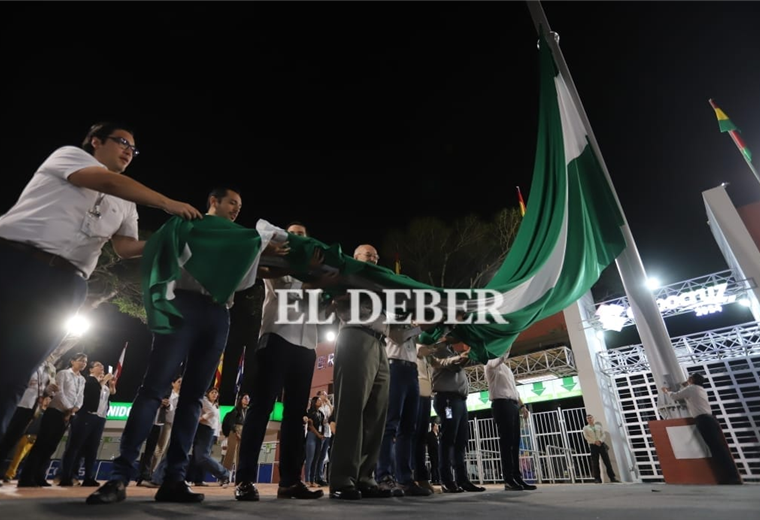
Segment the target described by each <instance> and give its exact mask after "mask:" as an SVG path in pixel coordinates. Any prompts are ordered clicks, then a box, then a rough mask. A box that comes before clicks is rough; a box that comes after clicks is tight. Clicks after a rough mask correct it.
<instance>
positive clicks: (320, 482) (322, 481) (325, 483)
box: [317, 479, 330, 487]
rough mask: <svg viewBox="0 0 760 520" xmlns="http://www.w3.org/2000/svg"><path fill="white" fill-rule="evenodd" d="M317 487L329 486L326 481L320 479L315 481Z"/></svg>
mask: <svg viewBox="0 0 760 520" xmlns="http://www.w3.org/2000/svg"><path fill="white" fill-rule="evenodd" d="M317 485H318V486H321V487H326V486H329V485H330V484H328V483H327V482H326V481H324V480H322V479H317Z"/></svg>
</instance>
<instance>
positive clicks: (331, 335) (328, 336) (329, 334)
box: [327, 331, 335, 341]
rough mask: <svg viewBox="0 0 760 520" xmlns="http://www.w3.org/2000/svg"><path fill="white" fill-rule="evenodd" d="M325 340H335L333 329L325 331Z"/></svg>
mask: <svg viewBox="0 0 760 520" xmlns="http://www.w3.org/2000/svg"><path fill="white" fill-rule="evenodd" d="M327 341H335V333H334V332H333V331H330V332H328V333H327Z"/></svg>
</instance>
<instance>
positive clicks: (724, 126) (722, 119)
mask: <svg viewBox="0 0 760 520" xmlns="http://www.w3.org/2000/svg"><path fill="white" fill-rule="evenodd" d="M710 105H711V106H712V107H713V109H714V110H715V115H716V116H717V117H718V125H719V126H720V131H721V132H728V134H729V135H730V136H731V139H733V140H734V143H736V147H737V148H739V151H740V152H741V153H742V155H743V156H744V158H745V159H746V160H747V162H750V163H751V162H752V152H751V151H750V149H749V148H747V145H746V144H745V143H744V140H743V139H742V136H741V135H740V134H739V132H741V130H739V129H738V128H737V127H736V125H735V124H734V123H733V122H732V121H731V120H730V119H729V118H728V116H727V115H726V113H725V112H723V111H722V110H721V109H720V108H718V105H716V104H715V101H713V100H712V99H711V100H710Z"/></svg>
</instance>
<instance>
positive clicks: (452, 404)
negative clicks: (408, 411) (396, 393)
mask: <svg viewBox="0 0 760 520" xmlns="http://www.w3.org/2000/svg"><path fill="white" fill-rule="evenodd" d="M433 407H434V408H435V413H436V414H438V417H440V419H441V438H440V439H439V444H440V449H439V452H440V453H439V454H440V464H439V471H440V472H441V482H442V483H443V484H453V483H454V482H456V483H458V484H461V483H463V482H468V481H469V480H470V479H469V477H468V476H467V466H466V464H465V460H464V457H465V453H466V451H467V440H468V439H469V437H470V432H469V429H468V428H469V425H468V424H467V421H468V420H469V418H468V414H467V403H466V402H465V398H464V397H462V396H460V395H458V394H453V393H447V392H438V393H437V394H436V395H435V399H434V400H433ZM446 408H451V418H448V417H446ZM452 466H453V467H454V475H455V476H452V473H451V468H452Z"/></svg>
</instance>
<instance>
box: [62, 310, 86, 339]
mask: <svg viewBox="0 0 760 520" xmlns="http://www.w3.org/2000/svg"><path fill="white" fill-rule="evenodd" d="M89 328H90V322H89V320H87V319H86V318H83V317H82V316H80V315H78V314H77V315H76V316H73V317H71V318H69V320H68V321H67V322H66V332H68V333H69V334H71V335H72V336H81V335H82V334H84V333H85V332H87V330H88V329H89Z"/></svg>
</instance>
